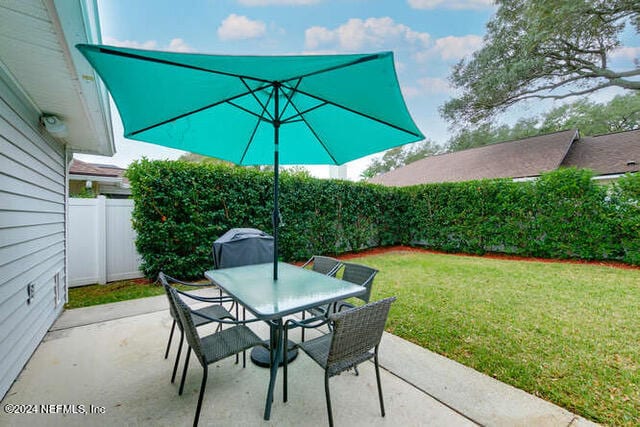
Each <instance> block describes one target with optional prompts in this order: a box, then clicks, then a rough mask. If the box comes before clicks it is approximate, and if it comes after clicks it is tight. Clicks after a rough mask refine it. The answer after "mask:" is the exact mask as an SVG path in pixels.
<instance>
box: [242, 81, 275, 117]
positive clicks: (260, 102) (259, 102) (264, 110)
mask: <svg viewBox="0 0 640 427" xmlns="http://www.w3.org/2000/svg"><path fill="white" fill-rule="evenodd" d="M240 81H241V82H242V84H243V85H244V86H245V87H246V88H247V89H248V90H249V91H250V93H251V96H253V99H255V100H256V102H257V103H258V104H259V105H260V106H261V107H262V113H263V114H264V113H265V112H266V113H267V115H268V116H269V118H270V119H271V121H273V116H272V115H271V113H269V110H267V105H269V101H271V96H272V95H273V91H271V93H270V94H269V98H267V103H266V104H263V103H262V101H260V99H259V98H258V97H257V96H256V91H255V90H253V89H251V87H249V85H248V84H247V82H246V81H245V80H244V78H242V77H240ZM269 86H273V84H271V85H269ZM269 86H263V87H261V88H260V90H262V89H266V88H267V87H269Z"/></svg>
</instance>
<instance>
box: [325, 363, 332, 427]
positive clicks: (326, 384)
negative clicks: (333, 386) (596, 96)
mask: <svg viewBox="0 0 640 427" xmlns="http://www.w3.org/2000/svg"><path fill="white" fill-rule="evenodd" d="M324 395H325V397H326V398H327V415H328V416H329V427H333V412H332V411H331V395H330V394H329V373H328V372H326V371H325V373H324Z"/></svg>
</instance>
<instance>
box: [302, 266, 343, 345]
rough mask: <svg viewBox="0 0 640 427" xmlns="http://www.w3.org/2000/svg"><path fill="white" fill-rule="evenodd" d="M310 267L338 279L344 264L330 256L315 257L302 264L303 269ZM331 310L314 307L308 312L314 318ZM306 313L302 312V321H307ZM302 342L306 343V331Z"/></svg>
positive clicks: (324, 307) (326, 307) (323, 307)
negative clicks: (337, 276)
mask: <svg viewBox="0 0 640 427" xmlns="http://www.w3.org/2000/svg"><path fill="white" fill-rule="evenodd" d="M308 265H311V269H312V270H313V271H316V272H318V273H320V274H326V275H327V276H331V277H336V274H337V273H338V271H340V269H341V268H342V263H341V262H340V261H338V260H337V259H335V258H331V257H328V256H322V255H314V256H312V257H311V258H309V260H308V261H307V262H305V263H304V264H302V268H306V267H307V266H308ZM328 309H329V307H328V306H322V307H314V308H311V309H309V310H307V311H309V313H311V314H312V315H313V316H319V315H322V314H326V313H327V312H328V311H327V310H328ZM306 317H307V315H306V311H303V312H302V319H303V320H304V319H306ZM301 340H302V341H304V329H302V331H301Z"/></svg>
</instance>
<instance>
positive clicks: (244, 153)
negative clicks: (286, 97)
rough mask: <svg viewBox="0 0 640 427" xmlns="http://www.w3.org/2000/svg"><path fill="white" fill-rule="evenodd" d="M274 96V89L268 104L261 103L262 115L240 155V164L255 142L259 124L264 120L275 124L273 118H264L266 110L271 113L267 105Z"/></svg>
mask: <svg viewBox="0 0 640 427" xmlns="http://www.w3.org/2000/svg"><path fill="white" fill-rule="evenodd" d="M272 96H273V91H272V92H271V93H270V94H269V98H267V103H266V104H264V105H263V104H262V103H260V105H262V115H260V116H258V121H257V122H256V125H255V127H254V128H253V132H251V138H249V142H248V143H247V145H246V146H245V147H244V151H243V152H242V156H241V157H240V162H239V164H242V163H243V162H244V158H245V157H246V156H247V153H248V152H249V147H251V144H252V143H253V138H254V137H255V136H256V132H258V126H260V122H261V121H263V120H264V121H267V122H269V123H272V124H273V119H272V120H267V119H265V118H264V113H265V112H266V113H267V114H269V111H268V110H267V106H268V105H269V101H271V97H272ZM254 114H255V113H254ZM269 117H271V114H269Z"/></svg>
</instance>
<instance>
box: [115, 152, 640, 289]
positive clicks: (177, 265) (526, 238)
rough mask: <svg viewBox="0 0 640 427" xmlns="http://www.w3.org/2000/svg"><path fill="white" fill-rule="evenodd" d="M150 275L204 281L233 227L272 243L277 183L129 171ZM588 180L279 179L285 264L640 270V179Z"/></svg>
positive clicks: (171, 164)
mask: <svg viewBox="0 0 640 427" xmlns="http://www.w3.org/2000/svg"><path fill="white" fill-rule="evenodd" d="M127 176H128V178H129V179H130V181H131V188H132V194H133V197H134V200H135V208H134V212H133V226H134V228H135V230H136V232H137V234H138V238H137V241H136V246H137V248H138V251H139V252H140V254H141V255H142V259H143V263H142V270H143V272H144V273H145V275H146V276H147V277H155V276H156V275H157V273H158V272H159V271H161V270H164V271H166V272H167V273H169V274H172V275H176V276H178V277H184V278H191V277H201V276H202V272H203V271H205V270H207V269H210V268H211V267H212V256H211V247H212V244H213V242H214V241H215V240H216V239H217V238H218V237H219V236H220V235H222V234H223V233H224V232H226V231H227V230H228V229H230V228H234V227H254V228H259V229H261V230H264V231H267V232H271V230H272V225H271V211H272V209H273V172H262V171H259V170H258V169H255V168H243V167H236V166H227V165H211V164H194V163H187V162H180V161H149V160H141V161H138V162H136V163H134V164H133V165H131V166H130V168H129V171H128V172H127ZM591 177H592V174H591V173H590V172H588V171H584V170H575V169H564V170H560V171H556V172H552V173H548V174H544V175H543V176H542V177H541V178H540V179H539V180H537V181H532V182H512V181H510V180H483V181H471V182H464V183H445V184H429V185H419V186H413V187H405V188H390V187H383V186H379V185H373V184H368V183H352V182H348V181H338V180H321V179H315V178H311V177H309V176H308V175H307V174H304V173H287V172H286V171H285V172H283V173H282V174H281V176H280V211H281V213H282V218H283V224H282V225H281V228H280V230H279V236H280V257H281V259H283V260H286V261H292V260H301V259H306V258H308V257H309V256H310V255H312V254H339V253H343V252H349V251H357V250H361V249H366V248H370V247H378V246H390V245H398V244H405V245H406V244H412V245H422V246H426V247H429V248H433V249H438V250H444V251H450V252H464V253H477V254H481V253H484V252H503V253H507V254H518V255H526V256H539V257H547V258H580V259H616V260H624V261H626V262H629V263H634V264H640V206H639V205H638V202H637V200H640V176H629V177H626V178H623V179H622V180H621V181H620V182H619V183H617V184H614V185H613V186H608V187H605V186H599V185H597V184H595V183H594V181H593V180H592V179H591Z"/></svg>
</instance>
